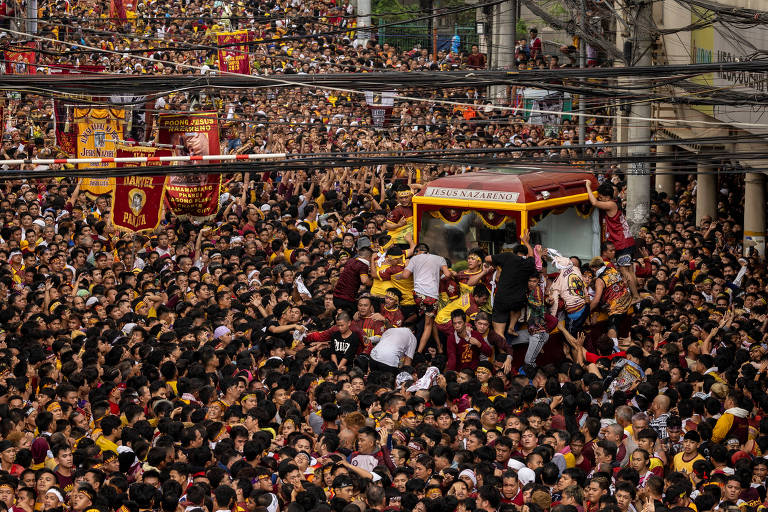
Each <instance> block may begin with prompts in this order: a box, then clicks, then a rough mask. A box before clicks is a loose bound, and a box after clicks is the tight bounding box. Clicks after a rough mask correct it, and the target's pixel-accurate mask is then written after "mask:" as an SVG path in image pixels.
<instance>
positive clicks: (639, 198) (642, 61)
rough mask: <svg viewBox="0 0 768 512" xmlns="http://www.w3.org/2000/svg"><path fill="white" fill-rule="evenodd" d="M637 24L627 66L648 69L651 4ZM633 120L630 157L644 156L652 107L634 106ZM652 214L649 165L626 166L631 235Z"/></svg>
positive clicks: (645, 104)
mask: <svg viewBox="0 0 768 512" xmlns="http://www.w3.org/2000/svg"><path fill="white" fill-rule="evenodd" d="M637 9H638V12H637V17H636V18H635V20H636V24H635V25H634V26H633V27H632V28H633V30H634V31H635V34H636V37H635V41H636V47H635V49H634V50H635V51H634V56H635V57H634V59H635V60H634V62H630V63H628V65H630V66H650V65H651V64H652V59H651V45H652V44H653V36H652V35H651V34H652V32H653V30H649V28H648V27H654V26H655V25H654V23H653V16H652V15H651V14H652V9H651V3H650V2H646V1H642V2H640V4H639V5H638V7H637ZM637 92H638V95H640V96H641V97H647V98H649V97H650V96H651V94H650V91H648V90H646V91H641V90H638V91H637ZM631 115H632V117H634V118H635V119H632V120H630V121H629V123H630V125H629V130H628V135H629V142H630V143H637V145H633V146H629V148H628V153H629V155H630V156H635V155H636V156H640V157H642V156H644V155H647V154H648V153H649V151H650V144H649V142H650V140H651V122H650V118H651V103H650V101H649V102H643V103H635V104H633V105H632V114H631ZM650 211H651V171H650V164H649V163H648V162H643V161H638V162H632V163H630V164H629V168H628V169H627V213H626V217H627V222H628V223H629V229H630V231H631V232H632V234H637V232H638V231H639V230H640V228H641V227H642V226H643V225H644V224H645V223H646V222H648V218H649V216H650Z"/></svg>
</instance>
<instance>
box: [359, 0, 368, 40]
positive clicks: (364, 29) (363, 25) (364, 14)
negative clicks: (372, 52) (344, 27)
mask: <svg viewBox="0 0 768 512" xmlns="http://www.w3.org/2000/svg"><path fill="white" fill-rule="evenodd" d="M370 27H371V0H357V38H356V39H357V43H358V44H362V45H365V44H366V43H367V42H368V41H370V39H371V28H370Z"/></svg>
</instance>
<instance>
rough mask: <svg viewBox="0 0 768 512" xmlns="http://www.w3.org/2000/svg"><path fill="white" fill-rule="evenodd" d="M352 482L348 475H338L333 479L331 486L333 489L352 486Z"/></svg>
mask: <svg viewBox="0 0 768 512" xmlns="http://www.w3.org/2000/svg"><path fill="white" fill-rule="evenodd" d="M353 485H355V484H354V482H353V481H352V479H351V478H350V477H349V476H348V475H339V476H337V477H336V478H334V479H333V485H332V487H333V488H334V489H342V488H344V487H352V486H353Z"/></svg>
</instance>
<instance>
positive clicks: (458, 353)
mask: <svg viewBox="0 0 768 512" xmlns="http://www.w3.org/2000/svg"><path fill="white" fill-rule="evenodd" d="M451 323H452V324H453V332H452V333H451V335H450V336H448V341H447V343H446V353H447V354H448V362H447V364H446V365H445V369H446V370H454V371H457V372H458V371H461V370H463V369H465V368H470V369H472V370H475V369H476V368H477V365H478V364H480V354H484V355H485V356H489V357H490V355H491V354H492V353H493V349H492V348H491V346H490V345H489V344H488V343H486V341H485V339H484V338H483V335H482V334H480V333H479V332H477V331H475V330H474V329H471V328H470V327H469V325H467V314H466V313H464V311H462V310H461V309H457V310H456V311H454V312H453V313H451Z"/></svg>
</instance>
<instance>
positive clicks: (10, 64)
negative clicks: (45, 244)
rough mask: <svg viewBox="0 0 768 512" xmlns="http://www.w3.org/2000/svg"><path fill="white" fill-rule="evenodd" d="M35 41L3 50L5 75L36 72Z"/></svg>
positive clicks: (33, 73)
mask: <svg viewBox="0 0 768 512" xmlns="http://www.w3.org/2000/svg"><path fill="white" fill-rule="evenodd" d="M36 50H37V43H36V42H35V41H30V42H28V43H25V44H23V45H20V46H17V47H15V48H14V49H13V50H5V52H3V54H4V55H3V57H4V58H5V73H6V74H7V75H35V74H37V66H35V63H36V62H37V61H36V56H37V54H36Z"/></svg>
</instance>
